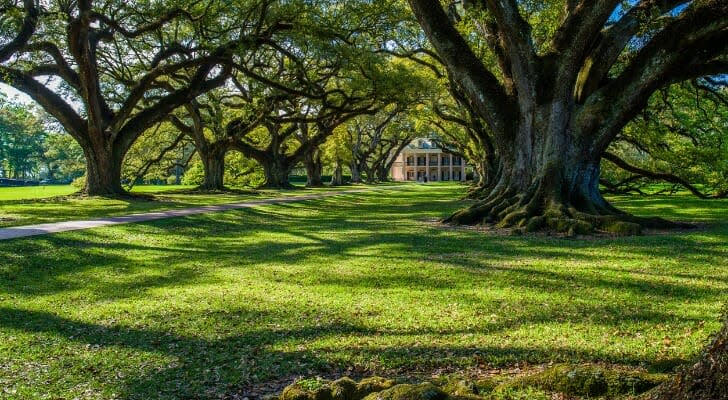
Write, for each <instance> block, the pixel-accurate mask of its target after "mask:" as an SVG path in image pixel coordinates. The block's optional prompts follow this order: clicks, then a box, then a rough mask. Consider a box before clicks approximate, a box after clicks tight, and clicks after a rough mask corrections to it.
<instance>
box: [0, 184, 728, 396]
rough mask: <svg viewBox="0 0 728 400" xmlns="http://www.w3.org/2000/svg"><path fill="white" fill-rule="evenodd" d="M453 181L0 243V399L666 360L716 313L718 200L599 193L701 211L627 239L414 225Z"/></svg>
mask: <svg viewBox="0 0 728 400" xmlns="http://www.w3.org/2000/svg"><path fill="white" fill-rule="evenodd" d="M464 191H465V187H464V186H458V185H452V184H450V185H447V184H433V185H409V186H406V187H405V188H403V189H400V190H385V191H379V192H371V193H357V194H346V195H341V196H339V197H332V198H327V199H322V200H316V201H307V202H301V203H290V204H281V205H274V206H266V207H261V208H255V209H245V210H236V211H231V212H224V213H216V214H206V215H199V216H194V217H188V218H178V219H168V220H160V221H154V222H150V223H143V224H130V225H121V226H115V227H109V228H102V229H94V230H89V231H77V232H68V233H63V234H58V235H52V236H45V237H36V238H28V239H20V240H14V241H8V242H0V260H2V261H0V398H13V399H15V398H18V399H25V398H28V399H31V398H32V399H35V398H69V399H70V398H80V399H96V398H98V399H108V398H124V399H158V398H165V399H175V398H219V397H220V396H222V395H226V394H231V393H236V392H238V391H241V390H243V389H244V388H245V387H247V386H248V385H252V384H257V383H261V382H267V381H271V380H277V379H283V378H293V377H295V376H313V375H317V374H328V373H333V374H336V373H341V372H343V373H346V371H350V372H351V373H361V374H369V373H380V374H387V375H392V376H395V375H402V374H411V373H416V372H418V371H419V372H423V373H429V372H431V371H434V370H436V369H438V368H442V367H448V368H476V367H488V368H490V367H508V366H512V365H514V364H516V363H520V364H519V365H521V366H523V365H524V363H528V364H540V363H547V362H551V361H553V362H606V363H617V364H624V365H630V366H642V367H645V368H647V369H650V370H656V371H665V370H668V371H669V370H670V369H671V368H672V367H674V366H675V365H678V364H680V363H684V362H686V361H687V360H690V359H691V358H692V357H694V356H695V355H696V354H697V353H698V352H699V350H700V349H701V348H702V346H703V345H704V343H705V341H706V338H708V336H709V335H710V334H711V333H712V332H714V331H716V330H717V329H718V327H719V324H718V317H719V315H720V313H721V310H722V307H723V303H724V302H725V301H726V293H727V292H728V244H726V243H728V241H727V239H728V219H727V217H728V207H726V206H728V202H726V201H724V200H721V201H701V200H694V199H691V198H683V197H676V198H666V197H650V198H646V199H641V198H632V197H619V198H616V199H615V200H616V204H617V205H618V206H619V207H622V208H623V209H627V210H629V211H632V212H635V213H643V212H646V213H647V214H655V213H658V214H660V215H662V216H665V217H669V218H679V219H685V220H691V221H692V220H699V221H703V222H707V223H708V224H709V225H708V227H707V228H706V229H704V230H700V231H693V232H688V233H676V234H669V235H664V234H663V235H654V236H643V237H630V238H592V239H586V240H569V239H557V238H549V237H538V236H526V237H510V236H497V235H488V234H483V233H479V232H476V231H472V230H455V229H443V228H440V227H438V226H434V225H433V224H431V223H428V221H429V220H431V219H433V218H439V217H443V216H445V215H447V214H448V213H450V212H452V211H454V210H455V209H457V208H459V207H462V206H463V205H465V204H466V202H463V201H458V200H457V198H458V197H459V196H460V195H461V194H462V193H463V192H464ZM88 201H89V202H91V203H93V202H94V201H95V200H88ZM188 201H191V200H188Z"/></svg>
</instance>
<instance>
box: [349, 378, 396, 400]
mask: <svg viewBox="0 0 728 400" xmlns="http://www.w3.org/2000/svg"><path fill="white" fill-rule="evenodd" d="M394 385H395V382H394V381H393V380H391V379H385V378H382V377H379V376H372V377H370V378H364V379H362V380H361V381H359V383H358V384H357V385H356V391H355V397H354V400H359V399H363V398H364V397H366V396H367V395H369V394H371V393H376V392H381V391H382V390H386V389H389V388H391V387H393V386H394Z"/></svg>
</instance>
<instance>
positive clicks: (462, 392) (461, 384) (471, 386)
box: [442, 379, 479, 397]
mask: <svg viewBox="0 0 728 400" xmlns="http://www.w3.org/2000/svg"><path fill="white" fill-rule="evenodd" d="M442 390H443V391H445V393H447V394H449V395H451V396H456V397H471V396H477V395H478V393H479V390H478V386H477V385H476V383H475V382H473V381H468V380H464V379H454V380H451V381H449V382H445V383H444V384H443V385H442Z"/></svg>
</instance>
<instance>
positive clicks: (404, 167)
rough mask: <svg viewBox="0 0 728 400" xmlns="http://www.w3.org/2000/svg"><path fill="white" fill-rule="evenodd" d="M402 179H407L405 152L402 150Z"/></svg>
mask: <svg viewBox="0 0 728 400" xmlns="http://www.w3.org/2000/svg"><path fill="white" fill-rule="evenodd" d="M402 180H403V181H406V180H407V153H405V152H402Z"/></svg>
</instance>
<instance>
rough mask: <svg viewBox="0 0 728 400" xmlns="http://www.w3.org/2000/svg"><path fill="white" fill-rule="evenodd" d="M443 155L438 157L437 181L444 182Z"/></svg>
mask: <svg viewBox="0 0 728 400" xmlns="http://www.w3.org/2000/svg"><path fill="white" fill-rule="evenodd" d="M442 154H443V153H440V154H438V155H437V180H438V181H441V180H442Z"/></svg>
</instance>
